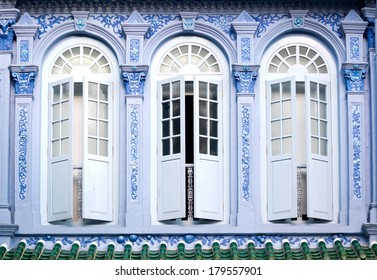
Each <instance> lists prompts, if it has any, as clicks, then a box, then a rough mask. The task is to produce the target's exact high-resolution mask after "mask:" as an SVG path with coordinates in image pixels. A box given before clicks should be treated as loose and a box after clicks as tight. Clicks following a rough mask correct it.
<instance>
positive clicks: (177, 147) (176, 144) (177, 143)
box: [173, 137, 181, 154]
mask: <svg viewBox="0 0 377 280" xmlns="http://www.w3.org/2000/svg"><path fill="white" fill-rule="evenodd" d="M180 152H181V137H174V138H173V154H179V153H180Z"/></svg>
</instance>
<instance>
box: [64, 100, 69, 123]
mask: <svg viewBox="0 0 377 280" xmlns="http://www.w3.org/2000/svg"><path fill="white" fill-rule="evenodd" d="M62 107H63V112H62V119H67V118H69V101H67V102H63V103H62Z"/></svg>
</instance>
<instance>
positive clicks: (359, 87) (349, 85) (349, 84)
mask: <svg viewBox="0 0 377 280" xmlns="http://www.w3.org/2000/svg"><path fill="white" fill-rule="evenodd" d="M366 72H367V70H366V67H365V66H360V65H358V64H355V65H353V66H349V67H346V68H345V69H344V78H345V80H346V89H347V91H348V92H362V91H364V79H365V76H366Z"/></svg>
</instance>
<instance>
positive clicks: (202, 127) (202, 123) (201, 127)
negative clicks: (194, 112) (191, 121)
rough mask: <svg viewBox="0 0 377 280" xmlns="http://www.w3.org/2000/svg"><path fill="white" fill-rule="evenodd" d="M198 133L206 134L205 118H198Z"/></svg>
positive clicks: (206, 124)
mask: <svg viewBox="0 0 377 280" xmlns="http://www.w3.org/2000/svg"><path fill="white" fill-rule="evenodd" d="M199 134H200V135H204V136H207V135H208V121H207V120H206V119H199Z"/></svg>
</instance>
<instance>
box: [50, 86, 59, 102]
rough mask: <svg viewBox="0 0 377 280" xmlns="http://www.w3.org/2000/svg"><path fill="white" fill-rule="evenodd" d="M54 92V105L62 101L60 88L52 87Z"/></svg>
mask: <svg viewBox="0 0 377 280" xmlns="http://www.w3.org/2000/svg"><path fill="white" fill-rule="evenodd" d="M52 91H53V97H52V101H53V102H54V103H55V102H59V101H60V86H54V87H52Z"/></svg>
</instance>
